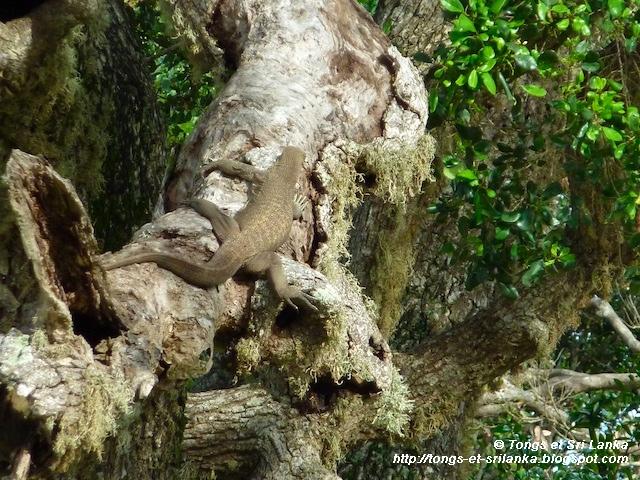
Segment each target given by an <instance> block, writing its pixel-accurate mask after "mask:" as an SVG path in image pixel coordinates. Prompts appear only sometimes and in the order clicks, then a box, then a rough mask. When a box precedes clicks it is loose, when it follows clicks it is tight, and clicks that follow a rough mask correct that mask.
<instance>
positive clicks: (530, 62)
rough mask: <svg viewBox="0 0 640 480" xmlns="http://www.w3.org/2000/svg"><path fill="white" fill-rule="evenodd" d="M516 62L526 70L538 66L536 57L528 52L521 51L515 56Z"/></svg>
mask: <svg viewBox="0 0 640 480" xmlns="http://www.w3.org/2000/svg"><path fill="white" fill-rule="evenodd" d="M515 60H516V63H517V64H518V65H519V66H520V67H522V68H523V69H525V70H535V69H536V68H538V63H537V62H536V59H535V58H533V57H532V56H531V55H529V54H528V53H519V54H517V55H516V56H515Z"/></svg>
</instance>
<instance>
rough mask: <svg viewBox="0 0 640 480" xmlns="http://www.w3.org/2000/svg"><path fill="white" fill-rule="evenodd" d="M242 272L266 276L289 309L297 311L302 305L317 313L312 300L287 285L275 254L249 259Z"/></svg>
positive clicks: (264, 254) (285, 277)
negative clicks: (264, 274)
mask: <svg viewBox="0 0 640 480" xmlns="http://www.w3.org/2000/svg"><path fill="white" fill-rule="evenodd" d="M243 270H244V271H245V272H247V273H253V274H262V273H265V272H266V274H267V278H268V279H269V283H270V284H271V287H272V288H273V289H274V290H275V292H276V294H277V295H278V297H280V298H281V299H282V300H284V301H285V302H287V303H288V304H289V305H290V306H291V307H293V308H294V309H296V310H298V305H303V306H305V307H307V308H309V309H310V310H313V311H318V309H317V308H316V307H315V306H314V305H313V304H312V303H311V300H314V298H313V297H312V296H311V295H309V294H307V293H305V292H303V291H302V290H300V289H299V288H298V287H295V286H293V285H289V282H287V276H286V275H285V273H284V268H283V267H282V262H281V261H280V257H279V256H278V254H277V253H273V252H263V253H259V254H257V255H254V256H253V257H251V258H250V259H249V260H248V261H247V262H245V264H244V267H243Z"/></svg>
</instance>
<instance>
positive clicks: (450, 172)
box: [442, 167, 456, 180]
mask: <svg viewBox="0 0 640 480" xmlns="http://www.w3.org/2000/svg"><path fill="white" fill-rule="evenodd" d="M442 173H443V174H444V176H445V177H447V178H448V179H449V180H453V179H455V178H456V172H455V169H454V168H449V167H444V169H443V170H442Z"/></svg>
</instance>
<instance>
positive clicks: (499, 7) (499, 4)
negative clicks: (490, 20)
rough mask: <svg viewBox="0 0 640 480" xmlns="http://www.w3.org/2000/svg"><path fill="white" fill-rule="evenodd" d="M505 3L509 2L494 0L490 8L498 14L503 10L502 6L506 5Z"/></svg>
mask: <svg viewBox="0 0 640 480" xmlns="http://www.w3.org/2000/svg"><path fill="white" fill-rule="evenodd" d="M505 3H507V0H493V2H492V3H491V7H489V8H490V10H491V12H493V13H495V14H498V13H500V12H501V11H502V7H504V4H505Z"/></svg>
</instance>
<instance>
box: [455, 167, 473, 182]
mask: <svg viewBox="0 0 640 480" xmlns="http://www.w3.org/2000/svg"><path fill="white" fill-rule="evenodd" d="M456 178H461V179H463V180H477V179H478V176H477V175H476V172H474V171H473V170H471V169H470V168H464V169H462V170H460V171H459V172H458V173H456Z"/></svg>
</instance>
